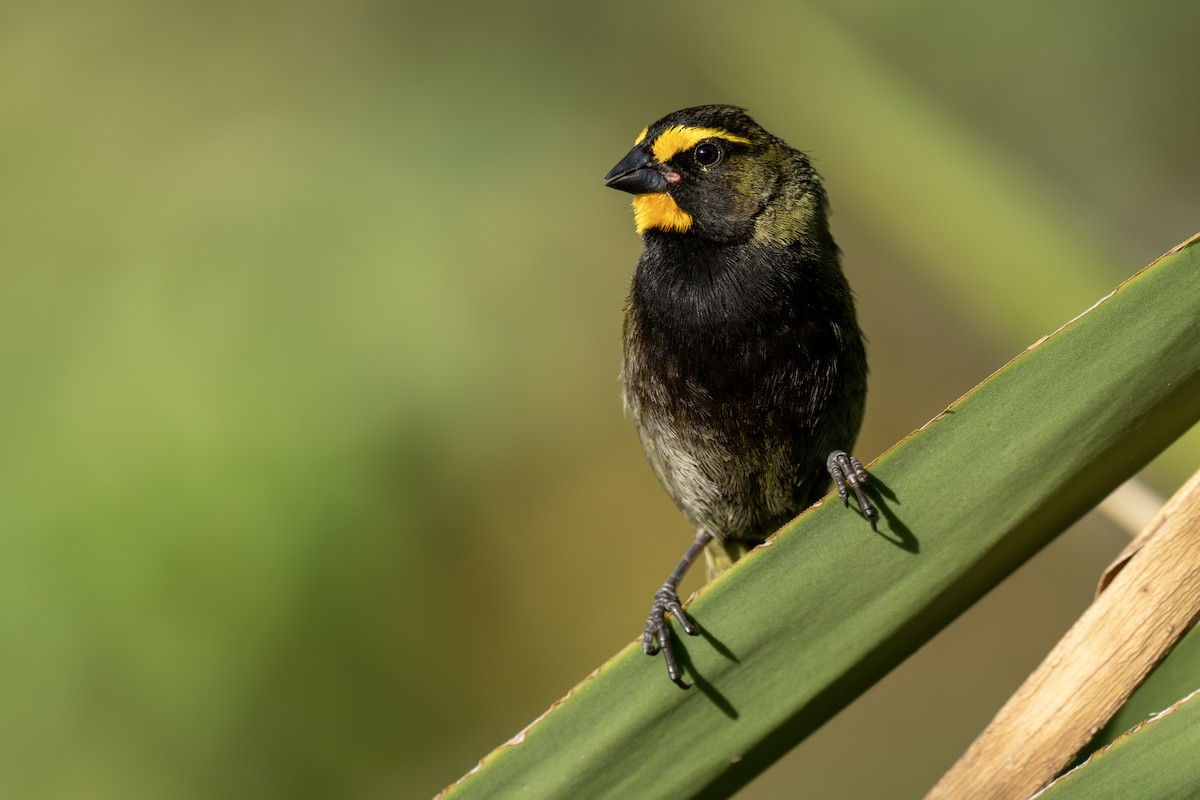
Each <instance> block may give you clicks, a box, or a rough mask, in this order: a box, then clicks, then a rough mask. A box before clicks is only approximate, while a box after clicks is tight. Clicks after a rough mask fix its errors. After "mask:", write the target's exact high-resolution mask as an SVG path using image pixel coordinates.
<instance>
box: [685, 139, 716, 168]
mask: <svg viewBox="0 0 1200 800" xmlns="http://www.w3.org/2000/svg"><path fill="white" fill-rule="evenodd" d="M692 155H693V157H694V158H695V159H696V163H697V164H699V165H700V166H702V167H711V166H712V165H714V164H716V163H717V162H718V161H720V160H721V147H720V145H717V144H715V143H713V142H701V143H700V144H698V145H696V149H695V150H693V151H692Z"/></svg>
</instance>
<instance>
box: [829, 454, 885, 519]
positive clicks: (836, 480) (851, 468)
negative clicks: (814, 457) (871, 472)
mask: <svg viewBox="0 0 1200 800" xmlns="http://www.w3.org/2000/svg"><path fill="white" fill-rule="evenodd" d="M825 468H826V469H827V470H829V476H830V477H831V478H833V485H834V486H836V487H837V493H838V495H839V496H840V497H841V498H842V502H843V503H845V504H846V505H847V506H849V505H850V492H849V490H848V489H847V487H849V489H853V490H854V495H855V497H857V498H858V507H859V509H860V510H861V511H862V514H863V516H864V517H866V518H867V522H869V523H871V530H875V523H876V521H877V520H878V519H879V512H878V511H876V510H875V506H873V505H871V501H870V500H868V499H867V494H866V492H865V491H863V490H864V489H865V488H866V486H867V484H868V483H869V482H870V480H871V479H870V477H869V476H868V475H867V471H866V470H865V469H863V465H862V462H860V461H859V460H858V459H857V458H855V457H854V456H852V455H850V454H849V453H847V452H845V451H844V450H834V451H833V452H832V453H830V454H829V458H828V459H826V460H825Z"/></svg>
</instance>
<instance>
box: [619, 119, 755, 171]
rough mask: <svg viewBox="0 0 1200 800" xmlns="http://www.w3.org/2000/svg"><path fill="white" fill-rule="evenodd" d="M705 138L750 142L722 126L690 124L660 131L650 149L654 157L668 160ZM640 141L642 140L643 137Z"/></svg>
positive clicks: (663, 160)
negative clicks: (711, 126) (703, 126)
mask: <svg viewBox="0 0 1200 800" xmlns="http://www.w3.org/2000/svg"><path fill="white" fill-rule="evenodd" d="M645 135H646V134H645V133H644V132H643V133H642V136H643V137H645ZM705 139H724V140H725V141H727V142H741V143H742V144H750V140H749V139H747V138H745V137H744V136H738V135H737V134H734V133H730V132H729V131H727V130H724V129H722V128H695V127H692V126H690V125H676V126H675V127H673V128H667V129H666V130H665V131H663V132H662V133H660V134H659V135H658V136H657V137H656V138H655V139H654V144H652V145H651V146H650V151H651V152H652V153H654V157H655V158H657V159H658V160H659V161H660V162H666V161H669V160H670V159H672V158H674V157H675V156H677V155H679V154H680V153H682V152H683V151H684V150H690V149H692V148H693V147H695V146H696V145H697V144H699V143H700V142H702V141H704V140H705ZM638 141H641V139H639V140H638Z"/></svg>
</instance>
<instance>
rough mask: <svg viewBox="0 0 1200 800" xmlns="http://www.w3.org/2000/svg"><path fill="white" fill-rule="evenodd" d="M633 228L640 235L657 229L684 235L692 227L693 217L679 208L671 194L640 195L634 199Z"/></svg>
mask: <svg viewBox="0 0 1200 800" xmlns="http://www.w3.org/2000/svg"><path fill="white" fill-rule="evenodd" d="M633 226H634V227H635V228H637V232H638V233H645V232H646V230H648V229H649V228H657V229H658V230H660V231H667V232H668V233H683V232H684V231H686V230H687V229H688V228H690V227H692V215H691V214H689V213H687V212H686V211H684V210H683V209H682V208H680V207H679V204H678V203H676V202H675V201H674V200H673V199H671V196H670V195H669V194H657V193H656V194H638V195H634V197H633Z"/></svg>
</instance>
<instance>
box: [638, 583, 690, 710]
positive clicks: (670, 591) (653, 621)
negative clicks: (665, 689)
mask: <svg viewBox="0 0 1200 800" xmlns="http://www.w3.org/2000/svg"><path fill="white" fill-rule="evenodd" d="M668 614H672V615H674V617H675V619H677V620H679V627H681V628H683V632H684V633H686V634H687V635H689V636H695V635H696V634H698V633H699V632H700V631H699V629H698V628H697V627H696V625H695V624H694V623H693V622H692V621H691V620H690V619H688V617H687V614H685V613H684V611H683V605H682V604H681V603H680V602H679V595H678V594H677V593H676V591H675V589H674V588H673V587H672V586H669V585H664V586H663V587H662V588H661V589H659V590H658V592H657V593H656V594H655V595H654V605H652V606H651V607H650V618H649V619H648V620H646V630H645V632H644V633H643V634H642V651H643V652H644V653H645V654H646V655H648V656H653V655H657V654H658V652H659V651H660V650H661V651H662V654H663V661H665V662H666V664H667V675H668V676H670V678H671V680H672V681H673V682H674V683H675V685H676V686H678V687H679V688H681V689H687V688H690V686H691V684H689V683H686V682H685V681H684V680H683V678H682V677H681V676H682V674H683V673H682V672H681V671H680V669H679V662H678V661H676V660H675V651H674V649H673V647H672V645H671V625H670V624H669V623H668V622H667V615H668Z"/></svg>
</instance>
